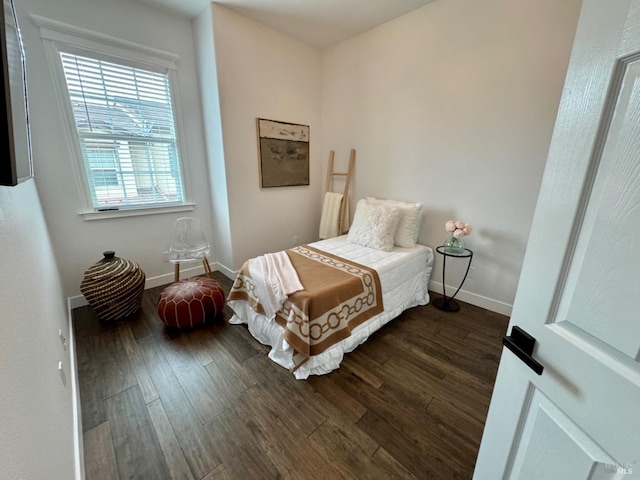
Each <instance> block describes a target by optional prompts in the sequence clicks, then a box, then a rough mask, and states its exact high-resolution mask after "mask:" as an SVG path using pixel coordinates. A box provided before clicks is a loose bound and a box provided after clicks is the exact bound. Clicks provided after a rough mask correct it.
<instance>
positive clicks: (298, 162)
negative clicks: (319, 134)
mask: <svg viewBox="0 0 640 480" xmlns="http://www.w3.org/2000/svg"><path fill="white" fill-rule="evenodd" d="M257 129H258V148H259V156H260V187H262V188H269V187H291V186H298V185H309V125H298V124H295V123H287V122H278V121H275V120H268V119H265V118H258V119H257Z"/></svg>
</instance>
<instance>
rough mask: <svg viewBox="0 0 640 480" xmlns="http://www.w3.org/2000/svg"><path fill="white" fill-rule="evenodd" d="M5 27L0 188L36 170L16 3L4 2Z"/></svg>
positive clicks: (0, 100)
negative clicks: (32, 154) (33, 162)
mask: <svg viewBox="0 0 640 480" xmlns="http://www.w3.org/2000/svg"><path fill="white" fill-rule="evenodd" d="M1 26H2V32H1V35H0V43H1V50H2V62H1V67H2V78H3V81H4V85H3V88H2V89H0V109H1V110H2V111H3V112H4V114H3V115H2V119H1V120H0V121H1V122H2V123H1V124H0V145H1V147H0V148H1V149H2V157H0V185H9V186H14V185H17V184H18V183H19V182H20V181H22V180H25V179H27V178H30V177H31V176H32V174H33V166H32V157H31V132H30V129H29V105H28V101H27V82H26V68H25V54H24V47H23V44H22V37H21V35H20V28H19V27H18V18H17V16H16V11H15V7H14V4H13V0H3V9H2V23H1Z"/></svg>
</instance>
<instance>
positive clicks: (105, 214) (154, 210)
mask: <svg viewBox="0 0 640 480" xmlns="http://www.w3.org/2000/svg"><path fill="white" fill-rule="evenodd" d="M195 208H196V204H195V203H182V204H180V205H169V206H161V207H155V206H154V207H138V208H126V209H122V210H102V211H97V210H87V211H83V212H78V215H81V216H82V217H84V220H104V219H107V218H122V217H137V216H140V215H156V214H159V213H175V212H188V211H193V210H195Z"/></svg>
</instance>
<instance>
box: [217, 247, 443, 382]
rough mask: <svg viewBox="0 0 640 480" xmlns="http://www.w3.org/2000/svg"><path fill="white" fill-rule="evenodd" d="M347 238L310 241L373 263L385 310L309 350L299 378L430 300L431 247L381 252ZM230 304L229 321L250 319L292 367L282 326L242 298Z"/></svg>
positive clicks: (336, 360) (276, 356)
mask: <svg viewBox="0 0 640 480" xmlns="http://www.w3.org/2000/svg"><path fill="white" fill-rule="evenodd" d="M346 238H347V237H346V235H343V236H340V237H335V238H330V239H327V240H321V241H319V242H315V243H312V244H310V245H311V246H313V247H315V248H319V249H321V250H324V251H326V252H329V253H332V254H334V255H338V256H341V257H344V258H346V259H348V260H352V261H354V262H357V263H360V264H363V265H367V266H369V267H373V268H375V269H376V271H377V272H378V275H379V277H380V283H381V286H382V296H383V302H384V312H382V313H381V314H379V315H376V316H375V317H373V318H371V319H370V320H368V321H366V322H365V323H363V324H362V325H360V326H358V327H357V328H356V329H354V331H353V332H352V334H351V336H350V337H348V338H345V339H344V340H342V341H340V342H338V343H337V344H335V345H334V346H332V347H331V348H329V349H328V350H326V351H325V352H323V353H321V354H320V355H314V356H312V357H311V358H310V359H309V360H308V361H307V362H306V363H304V364H303V365H302V366H301V367H300V368H298V369H297V370H296V371H295V372H294V375H295V377H296V378H298V379H305V378H307V377H308V376H309V375H322V374H325V373H329V372H330V371H332V370H335V369H336V368H338V367H339V366H340V362H341V361H342V358H343V356H344V354H345V353H347V352H350V351H352V350H353V349H354V348H356V347H357V346H358V345H360V344H362V343H363V342H364V341H365V340H366V339H367V338H368V337H369V336H370V335H371V334H372V333H374V332H375V331H376V330H378V329H379V328H381V327H382V326H383V325H385V324H386V323H387V322H389V321H390V320H392V319H394V318H396V317H397V316H398V315H400V313H402V312H403V311H404V310H406V309H407V308H411V307H415V306H417V305H426V304H427V303H429V293H428V290H427V288H428V284H429V279H430V277H431V270H432V268H433V251H432V250H431V248H429V247H426V246H424V245H417V246H416V247H415V248H401V247H394V249H393V250H392V251H391V252H383V251H380V250H375V249H372V248H368V247H362V246H360V245H356V244H353V243H349V242H347V240H346ZM228 304H229V306H230V307H231V308H232V309H233V311H234V312H235V315H234V316H233V317H232V318H231V320H230V323H235V324H238V323H246V324H248V328H249V331H250V332H251V334H252V335H253V336H254V337H255V338H256V339H257V340H259V341H260V342H261V343H263V344H265V345H269V346H271V347H272V348H271V351H270V352H269V358H271V359H272V360H273V361H275V362H276V363H278V364H279V365H282V366H283V367H285V368H287V369H290V368H292V367H293V358H292V354H293V350H292V348H291V347H290V346H289V345H288V344H287V343H286V342H285V341H284V340H283V338H282V334H283V328H282V327H281V326H280V325H278V324H277V323H275V322H273V321H269V320H268V319H267V318H266V317H265V316H264V315H260V314H258V313H256V312H254V311H253V310H252V309H251V308H250V307H249V305H248V303H246V302H243V301H230V302H228Z"/></svg>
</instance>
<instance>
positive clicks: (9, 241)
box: [0, 180, 75, 479]
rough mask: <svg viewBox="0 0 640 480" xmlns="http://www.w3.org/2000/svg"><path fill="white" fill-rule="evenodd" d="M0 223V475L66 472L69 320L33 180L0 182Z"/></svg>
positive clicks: (70, 464) (70, 459) (69, 465)
mask: <svg viewBox="0 0 640 480" xmlns="http://www.w3.org/2000/svg"><path fill="white" fill-rule="evenodd" d="M0 225H1V227H0V251H2V269H0V309H1V311H0V404H1V405H2V408H0V466H1V467H0V477H2V478H6V479H32V478H51V479H54V478H55V479H58V478H59V479H63V478H64V479H72V478H75V471H74V468H75V467H74V465H75V462H74V423H73V410H72V405H73V401H72V392H71V383H70V380H71V368H72V366H71V365H70V357H69V350H68V347H67V350H65V349H64V348H63V346H62V343H61V342H60V340H59V338H58V330H59V329H61V330H62V331H63V334H64V335H65V337H66V338H67V339H68V338H69V322H68V315H67V307H66V301H65V298H64V295H63V291H62V285H61V282H60V277H59V275H58V270H57V267H56V262H55V258H54V254H53V250H52V247H51V243H50V240H49V235H48V233H47V228H46V225H45V221H44V217H43V214H42V209H41V207H40V201H39V199H38V193H37V192H36V188H35V183H34V182H33V180H29V181H27V182H25V183H22V184H20V185H18V186H16V187H0ZM59 361H62V364H63V368H64V370H65V372H66V377H67V386H66V387H65V386H63V384H62V381H61V379H60V376H59V375H58V362H59Z"/></svg>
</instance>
